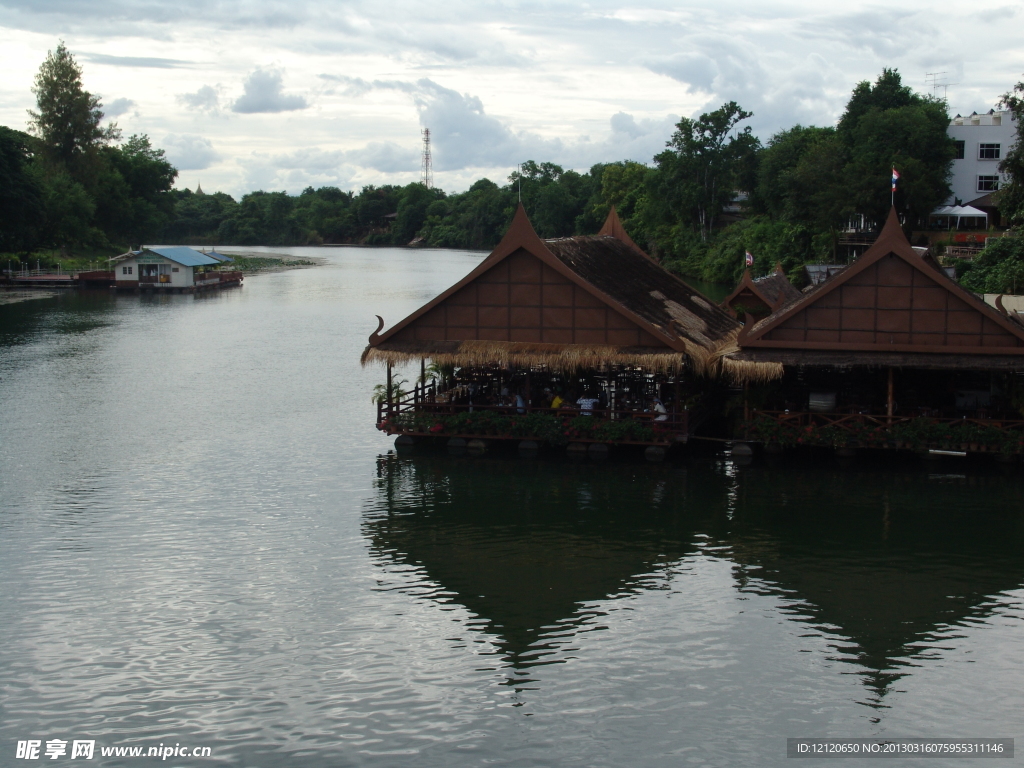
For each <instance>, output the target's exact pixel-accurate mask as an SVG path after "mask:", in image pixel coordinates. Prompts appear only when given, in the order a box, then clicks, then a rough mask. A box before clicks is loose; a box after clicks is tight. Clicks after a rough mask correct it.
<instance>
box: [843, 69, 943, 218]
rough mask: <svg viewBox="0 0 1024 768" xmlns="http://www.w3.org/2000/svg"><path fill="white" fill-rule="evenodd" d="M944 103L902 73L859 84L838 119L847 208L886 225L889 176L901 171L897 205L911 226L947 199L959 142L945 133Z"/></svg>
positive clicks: (891, 71) (885, 73) (892, 71)
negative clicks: (925, 93)
mask: <svg viewBox="0 0 1024 768" xmlns="http://www.w3.org/2000/svg"><path fill="white" fill-rule="evenodd" d="M948 126H949V113H948V111H947V109H946V104H945V102H943V101H940V100H938V99H934V98H932V97H930V96H921V95H920V94H916V93H914V92H913V91H912V90H911V89H910V88H909V87H908V86H905V85H903V83H902V80H901V78H900V74H899V72H897V71H896V70H895V69H884V70H882V74H881V75H880V76H879V77H878V80H877V81H876V82H875V84H874V85H871V84H870V83H868V82H867V81H865V82H861V83H859V84H858V85H857V86H856V87H855V88H854V89H853V94H852V96H851V97H850V101H849V103H848V104H847V106H846V112H845V113H844V114H843V116H842V118H841V119H840V120H839V126H838V130H837V132H838V136H839V139H840V141H841V142H842V143H843V145H844V146H845V148H846V154H847V163H846V167H845V168H844V171H843V183H844V185H845V188H846V195H847V198H848V207H850V208H851V209H852V210H854V211H856V212H858V213H863V214H866V215H867V216H869V217H870V218H873V219H875V220H876V221H879V222H880V221H883V220H884V219H885V214H886V212H887V211H888V210H889V207H890V186H889V178H890V173H891V170H892V168H896V169H897V170H898V171H899V172H900V176H901V178H900V182H899V185H898V187H897V191H896V197H895V205H896V208H897V210H899V211H902V212H903V213H904V214H906V216H907V218H908V219H909V221H910V223H917V222H924V221H927V217H928V214H930V213H931V212H932V210H934V208H935V207H936V206H938V205H941V204H942V202H943V201H944V200H945V199H946V198H948V197H949V193H950V188H949V179H950V176H951V174H952V164H953V157H954V155H955V149H956V148H955V144H954V142H953V139H951V138H950V137H949V135H948V134H947V132H946V129H947V127H948Z"/></svg>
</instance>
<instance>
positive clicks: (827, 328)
mask: <svg viewBox="0 0 1024 768" xmlns="http://www.w3.org/2000/svg"><path fill="white" fill-rule="evenodd" d="M997 305H998V302H997ZM736 343H737V346H738V348H739V349H738V351H736V352H734V353H731V354H730V355H729V357H730V358H731V359H732V360H735V361H739V362H746V363H775V364H781V365H782V366H784V368H785V375H784V376H783V378H782V379H781V380H780V382H779V383H778V384H777V385H776V387H775V388H774V391H773V392H771V393H764V392H762V393H761V397H762V399H763V400H764V402H765V403H766V404H767V406H768V407H765V408H762V409H760V410H759V411H757V412H752V411H751V410H750V408H748V410H747V413H746V414H745V430H746V434H747V435H748V436H751V437H753V438H760V439H763V440H765V441H771V440H772V438H773V437H776V438H778V439H780V440H782V441H790V442H791V441H793V440H798V441H806V442H822V441H824V442H831V443H833V444H836V445H839V444H847V443H848V442H851V441H852V442H857V443H860V444H865V443H868V444H872V443H874V444H878V445H879V447H913V448H921V447H931V448H934V447H935V446H937V445H938V444H948V445H953V446H956V447H957V448H958V449H960V448H962V447H963V446H965V445H967V446H974V448H972V450H974V449H978V450H992V451H995V452H1000V453H1006V452H1014V453H1016V452H1020V448H1021V445H1018V443H1019V442H1020V438H1021V437H1022V432H1021V429H1022V427H1024V422H1022V420H1021V412H1020V407H1021V405H1022V404H1024V387H1022V386H1021V384H1020V383H1019V382H1021V379H1020V377H1018V376H1015V375H1011V374H1014V373H1016V372H1024V324H1022V323H1021V321H1020V320H1019V319H1018V316H1017V315H1016V313H1010V312H1007V311H1005V310H1002V308H1001V307H999V306H997V307H993V306H989V305H988V304H986V303H985V301H984V300H983V299H982V298H981V297H979V296H977V295H975V294H973V293H971V292H969V291H967V290H965V289H964V288H962V287H961V286H959V285H958V284H957V283H956V282H955V281H953V280H951V279H950V278H949V277H948V276H947V275H946V274H945V272H944V271H943V270H942V268H941V267H940V266H939V265H938V264H937V263H936V262H935V261H934V259H933V258H932V257H930V256H928V255H924V256H922V255H919V254H918V253H917V252H916V251H915V250H914V249H913V248H912V247H911V246H910V243H909V242H908V240H907V238H906V236H905V235H904V233H903V230H902V229H901V227H900V224H899V221H898V219H897V218H896V213H895V210H893V211H892V212H891V213H890V215H889V219H888V221H887V222H886V224H885V227H884V228H883V230H882V233H881V235H880V237H879V238H878V240H877V241H876V242H875V244H874V245H872V246H871V248H869V249H868V251H867V252H866V253H865V254H864V255H863V256H861V257H860V258H859V259H858V260H857V261H856V262H854V263H853V264H852V265H851V266H850V267H848V268H847V269H845V270H843V271H842V272H840V273H838V274H837V275H835V276H834V277H832V278H830V279H829V280H827V281H825V282H823V283H822V284H820V285H818V286H816V287H815V288H814V289H812V290H811V291H809V292H808V293H806V294H802V295H800V296H799V297H796V298H794V299H792V300H790V301H788V302H786V303H784V304H782V305H780V306H776V307H775V308H774V309H773V311H772V313H771V314H769V315H768V316H767V317H763V318H761V319H757V318H755V317H753V316H752V315H747V316H746V325H745V326H744V328H743V330H742V332H741V333H740V334H739V336H738V338H737V342H736ZM794 430H795V431H794ZM801 430H802V431H803V432H804V433H805V434H806V437H805V439H804V440H801V438H800V436H799V435H800V431H801ZM871 431H874V433H875V436H876V439H874V440H873V441H872V440H871V439H869V438H868V437H866V436H865V435H866V434H867V433H868V432H871Z"/></svg>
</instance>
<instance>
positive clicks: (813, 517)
mask: <svg viewBox="0 0 1024 768" xmlns="http://www.w3.org/2000/svg"><path fill="white" fill-rule="evenodd" d="M741 487H742V493H741V494H740V496H739V498H738V503H737V509H736V516H735V518H734V520H735V522H736V523H737V525H736V527H735V529H734V531H733V533H732V535H731V536H730V537H729V538H730V544H731V547H732V551H733V559H734V560H735V561H736V563H737V565H738V567H737V580H738V583H739V586H740V589H742V590H750V591H756V592H762V593H771V594H776V595H780V596H784V597H786V598H789V599H792V600H795V601H796V602H795V603H794V604H792V607H791V608H789V609H787V610H788V612H789V613H790V615H791V616H792V618H793V619H794V620H796V621H802V622H807V623H808V624H810V625H816V626H820V627H823V628H829V629H831V630H832V631H837V632H838V633H839V634H842V635H845V636H846V637H848V638H849V639H850V645H851V646H852V647H839V648H837V650H839V651H840V652H842V653H844V654H849V656H848V658H850V657H852V658H853V659H855V660H856V661H857V662H858V663H859V664H860V665H863V667H866V669H867V674H866V675H865V678H864V682H865V685H867V686H868V688H869V689H871V690H872V692H873V694H874V695H873V696H872V699H873V702H872V703H873V704H875V705H878V706H881V702H882V697H883V696H884V695H885V693H886V692H887V691H888V690H889V687H890V685H891V684H892V683H893V682H895V681H896V680H898V679H899V678H900V677H902V676H903V675H906V674H909V670H910V668H912V667H914V666H917V665H919V664H920V663H923V661H924V660H925V659H927V658H928V657H930V656H931V655H933V654H934V648H935V646H936V645H937V644H941V642H942V641H941V640H940V639H939V638H936V637H935V635H936V634H939V633H942V631H943V630H944V629H945V628H947V627H948V626H949V625H956V624H962V623H965V622H971V621H975V620H978V619H983V618H984V617H986V616H989V615H991V614H992V613H993V611H994V610H996V609H997V607H998V605H997V603H993V601H992V596H994V595H997V594H998V593H1000V592H1003V591H1007V590H1011V589H1015V588H1017V587H1019V586H1020V585H1021V584H1022V583H1024V560H1022V559H1021V557H1020V556H1019V552H1020V551H1021V549H1020V546H1021V533H1022V528H1021V523H1022V520H1021V516H1020V514H1019V512H1018V511H1017V510H1018V508H1019V502H1017V501H1016V499H1018V498H1019V484H1018V483H1017V482H1014V481H1008V480H1007V479H1006V478H1003V477H992V478H984V477H978V478H972V480H971V482H969V483H968V482H967V480H966V479H963V480H960V479H958V478H954V479H952V480H951V479H949V478H932V479H929V477H928V476H927V475H925V474H922V473H915V474H912V475H903V476H901V475H898V474H891V473H885V474H883V473H873V474H860V473H851V472H833V471H826V472H821V471H815V472H810V471H795V472H787V473H785V474H784V475H782V474H780V473H778V472H772V473H767V472H763V471H756V470H753V471H748V472H746V473H744V477H743V479H742V481H741ZM946 639H948V638H946ZM937 641H938V642H937Z"/></svg>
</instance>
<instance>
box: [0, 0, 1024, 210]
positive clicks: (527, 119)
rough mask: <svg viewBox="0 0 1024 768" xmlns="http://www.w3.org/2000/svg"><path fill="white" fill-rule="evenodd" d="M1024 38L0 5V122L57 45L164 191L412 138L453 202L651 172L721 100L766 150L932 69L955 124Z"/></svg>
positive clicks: (375, 9)
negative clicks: (854, 91)
mask: <svg viewBox="0 0 1024 768" xmlns="http://www.w3.org/2000/svg"><path fill="white" fill-rule="evenodd" d="M1022 31H1024V9H1022V6H1021V5H1020V3H1007V2H1004V0H978V2H977V3H976V4H975V3H971V4H969V5H968V6H965V5H964V4H963V3H962V2H957V3H953V2H948V1H947V0H931V1H930V2H927V3H926V2H914V3H911V2H903V3H896V4H891V3H890V4H885V5H883V4H868V3H858V2H856V0H854V1H853V2H848V3H843V4H840V3H821V2H817V1H816V2H807V1H806V0H794V1H793V2H779V1H778V0H760V2H753V1H751V2H731V1H730V0H722V1H720V2H715V3H711V2H700V3H696V2H689V3H687V2H671V3H670V2H660V1H658V0H652V1H651V2H601V0H595V1H594V2H586V3H583V2H579V3H561V2H553V1H551V0H548V1H546V2H542V1H541V0H536V1H531V0H522V1H518V0H506V1H505V2H465V0H446V2H443V3H425V2H408V1H407V0H397V1H395V2H368V1H365V0H354V1H352V2H344V1H340V0H339V1H335V0H318V2H311V1H310V0H287V1H286V0H174V2H171V1H170V0H0V62H2V68H3V77H2V78H0V123H2V124H4V125H8V126H11V127H14V128H19V129H24V128H25V127H26V113H25V110H26V109H29V108H31V107H32V106H33V105H34V97H33V96H32V93H31V91H30V88H31V86H32V80H33V77H34V75H35V73H36V71H37V70H38V68H39V65H40V63H41V62H42V61H43V60H44V59H45V57H46V52H47V50H50V49H53V48H54V47H55V46H56V45H57V42H58V40H60V39H63V40H64V41H65V43H66V44H67V46H68V48H69V49H70V50H71V51H72V52H73V53H74V54H75V56H76V58H77V59H78V61H79V63H80V64H81V65H82V66H83V68H84V70H85V75H84V79H85V85H86V88H87V89H88V90H90V91H91V92H93V93H96V94H99V95H101V97H102V99H103V103H104V107H105V112H106V114H107V115H108V117H110V118H112V119H115V120H116V121H117V122H118V124H119V125H120V126H121V128H122V129H123V130H124V133H125V136H128V135H130V134H132V133H146V134H148V135H149V136H150V138H151V139H152V140H153V142H154V143H155V144H156V145H157V146H160V147H163V148H164V149H165V150H166V151H167V154H168V156H169V157H170V158H171V159H172V160H173V161H174V163H175V165H176V166H177V167H178V168H179V170H180V176H179V179H178V185H179V186H188V187H191V188H193V189H194V188H195V186H196V183H197V182H198V181H200V180H201V181H202V184H203V188H204V190H206V191H214V190H218V189H219V190H223V191H225V192H229V193H231V194H233V195H235V196H239V195H241V194H243V193H244V192H246V191H249V190H252V189H268V190H269V189H275V190H287V191H289V192H293V193H294V192H298V191H301V190H302V189H303V188H304V187H306V186H309V185H313V186H322V185H337V186H340V187H342V188H345V189H358V188H360V187H362V186H363V185H365V184H381V183H406V182H409V181H414V180H416V179H417V178H418V177H419V168H420V149H421V138H420V129H421V128H423V127H428V128H430V130H431V133H432V135H433V148H434V173H435V184H436V185H438V186H441V187H443V188H444V189H446V190H449V191H460V190H463V189H465V188H466V187H468V186H469V185H470V184H471V183H472V182H473V181H474V180H476V179H478V178H481V177H483V176H487V177H489V178H491V179H493V180H495V181H498V182H499V183H500V182H502V181H503V180H504V179H505V178H506V177H507V176H508V174H509V172H510V171H511V170H513V169H514V168H515V165H516V163H518V162H521V161H523V160H527V159H534V160H537V161H542V160H550V161H553V162H557V163H559V164H561V165H563V166H565V167H573V168H577V169H581V170H582V169H586V168H588V167H589V166H590V165H591V164H592V163H594V162H598V161H608V160H620V159H632V160H638V161H643V162H648V161H650V159H651V157H652V156H653V155H654V154H655V153H656V152H658V151H659V150H660V149H661V148H663V147H664V145H665V141H666V140H667V138H668V137H669V135H670V134H671V131H672V125H673V123H674V122H675V121H676V120H678V118H679V116H681V115H687V116H694V115H697V114H700V113H701V112H702V111H705V110H707V109H709V108H710V109H713V108H714V107H716V106H718V105H720V104H721V103H722V102H724V101H727V100H730V99H733V100H736V101H737V102H739V103H740V105H741V106H743V107H744V108H746V109H747V110H748V111H751V112H753V113H754V117H753V118H752V120H751V121H750V124H751V125H752V127H753V129H754V131H755V132H756V133H757V134H758V135H759V136H761V137H762V139H767V138H768V137H769V136H771V134H772V133H773V132H775V131H777V130H779V129H782V128H787V127H789V126H792V125H794V124H796V123H803V124H817V125H831V124H834V122H835V121H836V119H837V118H838V116H839V114H840V113H841V112H842V109H843V106H844V104H845V102H846V99H847V98H848V96H849V92H850V89H851V88H852V87H853V85H854V84H855V83H856V82H857V81H859V80H864V79H874V78H875V77H876V76H877V75H878V73H879V72H880V71H881V69H882V67H885V66H888V67H897V68H898V69H899V70H900V72H901V73H902V74H903V77H904V82H906V83H908V84H910V85H912V86H914V87H915V88H917V89H919V90H921V91H926V84H925V80H926V75H927V73H930V72H942V71H945V72H946V73H947V74H946V75H945V78H946V79H947V80H948V81H949V82H951V83H957V84H956V85H951V86H950V87H949V92H948V95H949V101H950V108H951V111H952V112H953V113H956V112H961V113H964V114H967V113H970V112H972V111H974V110H977V111H979V112H980V111H983V110H985V111H987V110H988V109H990V108H991V107H992V106H993V105H994V103H995V101H996V100H997V99H998V96H999V95H1000V94H1001V93H1003V92H1005V91H1006V90H1008V89H1009V88H1010V86H1012V85H1013V83H1014V82H1016V81H1017V80H1019V79H1021V77H1022V73H1024V47H1022V46H1021V45H1020V38H1021V32H1022Z"/></svg>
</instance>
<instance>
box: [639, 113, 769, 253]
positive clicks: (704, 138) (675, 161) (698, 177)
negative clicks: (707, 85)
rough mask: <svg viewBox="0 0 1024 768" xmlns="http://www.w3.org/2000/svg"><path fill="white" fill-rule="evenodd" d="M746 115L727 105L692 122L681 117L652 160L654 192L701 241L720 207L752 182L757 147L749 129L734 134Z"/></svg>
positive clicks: (718, 212)
mask: <svg viewBox="0 0 1024 768" xmlns="http://www.w3.org/2000/svg"><path fill="white" fill-rule="evenodd" d="M751 116H752V113H750V112H747V111H745V110H744V109H743V108H741V107H740V106H739V104H737V103H736V102H735V101H730V102H728V103H726V104H723V105H722V106H721V107H719V108H718V109H716V110H715V111H714V112H708V113H706V114H703V115H701V116H700V117H698V118H697V119H696V120H694V119H691V118H688V117H684V118H683V119H682V120H680V121H679V122H678V123H677V124H676V131H675V133H673V134H672V138H671V139H670V140H669V142H668V149H666V150H665V151H664V152H662V153H661V154H659V155H658V156H657V157H655V158H654V161H655V163H656V164H657V166H658V173H659V177H660V178H659V179H658V180H657V183H656V187H657V188H658V192H660V194H661V195H663V196H664V198H665V202H666V203H667V204H668V205H669V207H670V208H671V209H672V211H673V212H674V213H675V214H676V217H677V218H678V219H680V220H681V221H682V222H684V223H687V224H689V225H690V226H692V227H693V229H694V230H695V231H697V232H698V233H699V235H700V238H701V240H702V241H704V242H706V241H707V240H708V239H709V238H710V237H711V236H712V234H713V233H714V229H715V223H716V221H717V220H718V217H719V216H720V215H721V213H722V208H723V207H724V206H725V204H726V203H727V202H729V200H730V199H731V198H732V197H733V195H734V193H735V192H736V191H737V190H738V189H740V188H741V187H742V186H744V185H745V184H746V183H750V181H751V179H752V172H751V167H750V166H751V165H752V164H753V163H754V162H755V158H756V151H757V149H758V147H759V145H760V143H759V142H758V140H757V138H756V137H755V136H754V135H753V134H752V133H751V132H750V127H749V126H747V127H746V128H744V129H743V130H742V131H739V132H737V133H733V129H734V128H736V126H737V125H738V124H739V123H741V122H742V121H744V120H746V119H748V118H750V117H751Z"/></svg>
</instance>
